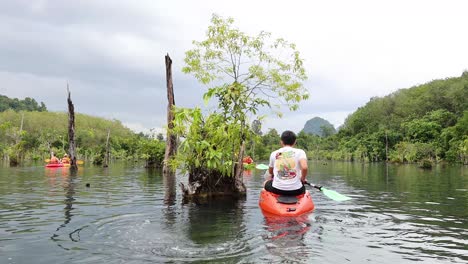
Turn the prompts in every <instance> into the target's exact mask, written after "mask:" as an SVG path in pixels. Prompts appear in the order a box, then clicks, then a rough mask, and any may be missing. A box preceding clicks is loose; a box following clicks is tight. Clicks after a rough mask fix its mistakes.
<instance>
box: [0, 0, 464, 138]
mask: <svg viewBox="0 0 468 264" xmlns="http://www.w3.org/2000/svg"><path fill="white" fill-rule="evenodd" d="M467 9H468V3H467V2H466V1H445V2H440V1H418V0H415V1H397V0H394V1H370V0H358V1H352V2H350V1H334V0H332V1H295V2H294V4H288V5H285V4H284V2H283V1H244V0H242V1H237V2H236V3H235V4H230V5H227V4H226V3H225V2H222V1H215V0H209V1H203V2H197V1H178V0H177V1H150V0H147V1H138V2H135V1H120V0H119V1H116V0H113V1H110V0H106V1H59V0H56V1H46V0H43V1H27V0H16V1H2V2H1V3H0V38H1V39H2V41H0V57H1V58H2V60H0V93H2V94H6V95H7V96H12V97H20V98H24V97H26V96H29V97H33V98H35V99H36V100H38V101H44V102H45V103H46V105H47V106H48V108H49V109H51V110H60V111H64V110H66V101H65V97H66V93H65V85H66V83H67V82H69V83H70V85H71V89H72V96H73V100H74V102H75V105H76V108H77V111H79V112H83V113H87V114H93V115H98V116H103V117H106V118H116V119H119V120H122V122H123V123H124V124H128V126H130V127H132V128H133V129H136V130H141V131H144V130H145V129H146V130H148V129H150V128H158V129H160V128H162V127H164V126H165V122H166V104H167V99H166V90H165V89H166V88H165V85H166V83H165V72H164V71H165V66H164V55H165V54H166V53H169V54H170V55H171V57H172V59H173V62H174V63H173V77H174V89H175V96H176V98H175V99H176V104H177V105H179V106H189V107H193V106H197V105H201V104H202V99H201V95H202V94H203V91H204V90H205V88H204V87H203V86H202V85H200V84H198V83H197V82H196V80H195V79H194V78H193V77H192V76H189V75H184V74H183V73H181V68H182V66H183V58H184V52H185V51H186V50H188V49H189V48H191V47H192V44H191V42H192V40H202V39H203V38H204V34H205V31H206V28H207V26H208V24H209V20H210V17H211V14H212V13H218V14H220V15H223V16H232V17H233V18H235V19H236V24H237V25H238V26H239V28H240V29H241V30H243V31H246V32H248V33H257V32H259V31H260V30H266V31H270V32H272V33H273V35H274V36H276V37H284V38H285V39H287V40H290V41H292V42H294V43H296V44H297V47H298V49H299V50H300V51H301V54H302V56H303V58H304V59H305V65H306V68H307V72H308V75H309V80H308V81H307V82H306V87H307V88H308V89H309V91H310V94H311V98H310V99H309V100H308V101H306V102H303V103H302V104H301V108H300V110H299V111H297V112H288V111H285V118H284V119H282V120H278V119H276V118H274V117H272V116H271V117H269V118H268V120H267V121H266V123H265V125H264V128H265V129H266V128H267V127H270V126H271V127H275V128H277V129H278V130H284V129H285V128H288V129H293V130H296V131H298V130H300V129H302V127H303V125H304V123H305V122H306V121H307V120H308V119H310V118H312V117H314V116H321V117H324V118H326V119H328V120H329V121H330V122H332V123H333V124H334V125H335V126H339V125H341V124H342V123H343V122H344V119H345V118H346V116H347V115H348V114H350V113H351V112H353V111H354V110H355V109H356V108H357V107H359V106H361V105H363V104H365V103H366V102H367V101H368V100H369V98H371V97H373V96H383V95H386V94H388V93H390V92H393V91H395V90H397V89H400V88H407V87H410V86H413V85H416V84H421V83H424V82H427V81H430V80H432V79H436V78H445V77H450V76H459V75H460V74H461V72H462V71H463V70H465V69H468V50H467V49H466V47H467V46H468V36H467V34H463V32H465V31H466V29H465V26H466V25H467V24H468V17H467V16H466V15H465V10H467Z"/></svg>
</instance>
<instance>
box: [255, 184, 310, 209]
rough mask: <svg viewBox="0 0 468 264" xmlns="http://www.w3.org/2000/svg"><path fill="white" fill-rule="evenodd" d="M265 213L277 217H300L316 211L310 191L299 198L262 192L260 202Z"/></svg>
mask: <svg viewBox="0 0 468 264" xmlns="http://www.w3.org/2000/svg"><path fill="white" fill-rule="evenodd" d="M258 204H259V205H260V208H261V209H262V211H263V212H264V213H267V214H272V215H277V216H299V215H302V214H305V213H308V212H312V211H313V210H314V207H315V205H314V202H313V201H312V197H311V196H310V193H309V191H306V192H305V194H301V195H298V196H282V195H278V194H274V193H271V192H268V191H266V190H265V189H263V190H262V192H261V193H260V201H259V202H258Z"/></svg>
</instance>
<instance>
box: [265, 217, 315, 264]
mask: <svg viewBox="0 0 468 264" xmlns="http://www.w3.org/2000/svg"><path fill="white" fill-rule="evenodd" d="M310 227H311V223H310V220H309V214H306V215H302V216H297V217H277V216H273V215H265V230H266V231H267V232H266V233H265V234H264V235H263V238H264V241H265V246H266V248H267V249H268V253H269V257H270V258H271V259H269V258H265V260H267V259H269V260H271V261H273V260H274V259H278V258H279V259H283V260H290V261H304V262H305V261H307V260H308V259H309V258H310V253H311V252H310V248H309V247H308V246H307V243H306V241H305V239H304V237H305V235H306V233H307V232H308V231H309V230H310Z"/></svg>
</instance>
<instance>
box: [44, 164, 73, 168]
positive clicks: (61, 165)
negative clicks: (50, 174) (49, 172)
mask: <svg viewBox="0 0 468 264" xmlns="http://www.w3.org/2000/svg"><path fill="white" fill-rule="evenodd" d="M45 166H46V168H60V167H70V164H69V163H49V164H47V165H45Z"/></svg>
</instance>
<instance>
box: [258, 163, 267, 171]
mask: <svg viewBox="0 0 468 264" xmlns="http://www.w3.org/2000/svg"><path fill="white" fill-rule="evenodd" d="M255 168H256V169H257V170H266V169H268V166H267V165H265V164H258V165H257V166H255Z"/></svg>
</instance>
